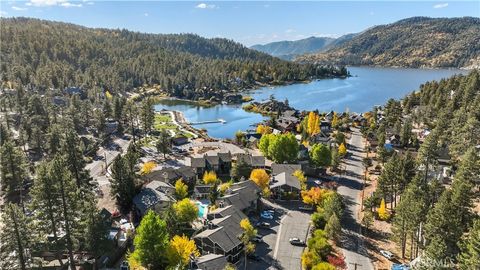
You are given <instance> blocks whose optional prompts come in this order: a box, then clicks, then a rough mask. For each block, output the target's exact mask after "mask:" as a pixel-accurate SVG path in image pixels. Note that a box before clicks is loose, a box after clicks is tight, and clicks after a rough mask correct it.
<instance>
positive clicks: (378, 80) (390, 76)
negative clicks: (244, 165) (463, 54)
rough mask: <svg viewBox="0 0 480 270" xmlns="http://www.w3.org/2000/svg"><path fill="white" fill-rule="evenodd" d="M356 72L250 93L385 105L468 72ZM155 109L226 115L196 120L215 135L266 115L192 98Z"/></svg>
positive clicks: (353, 107)
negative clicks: (198, 102)
mask: <svg viewBox="0 0 480 270" xmlns="http://www.w3.org/2000/svg"><path fill="white" fill-rule="evenodd" d="M348 70H349V71H350V74H351V75H352V77H349V78H346V79H324V80H317V81H313V82H310V83H305V84H292V85H287V86H277V87H273V88H271V87H264V88H259V89H256V90H252V91H250V92H249V93H248V95H250V96H252V97H253V98H254V100H255V101H262V100H266V99H268V98H269V97H270V95H274V96H275V98H276V99H278V100H282V101H283V100H285V99H288V101H289V104H290V106H292V107H294V108H295V109H298V110H308V111H310V110H315V109H318V110H319V111H320V112H324V111H325V112H326V111H331V110H334V111H338V112H343V111H350V112H359V113H360V112H366V111H369V110H370V109H372V107H373V106H374V105H382V104H384V103H385V102H386V101H387V100H388V99H390V98H397V99H398V98H402V97H404V96H405V95H406V94H407V93H411V92H412V91H415V90H417V89H419V87H420V85H421V84H423V83H425V82H427V81H431V80H440V79H442V78H448V77H450V76H452V75H454V74H460V73H461V74H467V73H468V71H466V70H459V69H404V68H372V67H350V68H348ZM155 109H156V110H161V109H167V110H177V111H181V112H183V113H184V115H185V118H186V119H187V121H190V122H201V121H210V120H216V119H219V118H221V119H224V120H225V121H226V123H224V124H221V123H212V124H203V125H195V127H196V128H205V129H206V130H207V131H208V134H209V136H211V137H214V138H233V137H234V134H235V132H236V131H238V130H247V129H254V127H253V126H252V125H254V124H255V123H258V122H261V121H262V120H264V119H266V117H263V116H262V115H260V114H256V113H249V112H246V111H244V110H243V109H242V105H217V106H214V107H209V108H206V107H201V106H197V105H196V104H194V103H192V102H186V101H179V100H162V101H161V102H160V103H159V104H157V105H155Z"/></svg>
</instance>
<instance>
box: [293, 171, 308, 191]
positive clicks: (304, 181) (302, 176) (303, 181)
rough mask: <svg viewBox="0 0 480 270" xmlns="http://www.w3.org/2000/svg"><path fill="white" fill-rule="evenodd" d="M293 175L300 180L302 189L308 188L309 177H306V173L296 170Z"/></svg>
mask: <svg viewBox="0 0 480 270" xmlns="http://www.w3.org/2000/svg"><path fill="white" fill-rule="evenodd" d="M293 176H295V177H296V178H297V179H298V181H299V182H300V187H301V188H302V190H305V189H307V177H305V174H304V173H303V172H302V171H301V170H296V171H295V172H293Z"/></svg>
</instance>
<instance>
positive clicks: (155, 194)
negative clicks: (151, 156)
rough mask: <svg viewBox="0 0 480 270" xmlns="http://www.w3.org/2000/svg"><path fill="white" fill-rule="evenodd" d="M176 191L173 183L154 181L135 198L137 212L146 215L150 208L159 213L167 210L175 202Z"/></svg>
mask: <svg viewBox="0 0 480 270" xmlns="http://www.w3.org/2000/svg"><path fill="white" fill-rule="evenodd" d="M174 192H175V188H174V187H173V186H172V185H170V184H168V183H165V182H162V181H152V182H151V183H149V184H148V185H146V186H145V187H144V188H142V190H141V191H140V193H138V194H137V195H136V196H135V197H134V198H133V205H134V207H135V212H136V213H137V214H138V215H139V216H144V215H145V214H146V212H147V211H148V210H150V209H151V210H153V211H155V212H157V213H161V212H163V211H165V210H166V209H167V208H168V207H169V206H170V205H171V204H172V203H174V202H175V199H174V198H173V194H174Z"/></svg>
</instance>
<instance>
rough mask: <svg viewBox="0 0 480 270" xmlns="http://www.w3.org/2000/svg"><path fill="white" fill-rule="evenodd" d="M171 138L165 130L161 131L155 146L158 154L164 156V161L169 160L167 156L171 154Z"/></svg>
mask: <svg viewBox="0 0 480 270" xmlns="http://www.w3.org/2000/svg"><path fill="white" fill-rule="evenodd" d="M170 142H171V136H170V134H168V132H167V131H166V130H165V129H162V130H161V131H160V134H159V137H158V140H157V143H156V144H155V146H156V148H157V152H159V153H162V154H163V159H166V158H167V154H168V153H169V152H170V147H171V143H170Z"/></svg>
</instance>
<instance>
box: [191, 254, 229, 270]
mask: <svg viewBox="0 0 480 270" xmlns="http://www.w3.org/2000/svg"><path fill="white" fill-rule="evenodd" d="M195 264H196V265H197V268H198V269H202V270H223V269H225V266H226V265H227V259H226V258H225V256H223V255H220V254H206V255H203V256H201V257H198V258H196V259H195Z"/></svg>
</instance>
